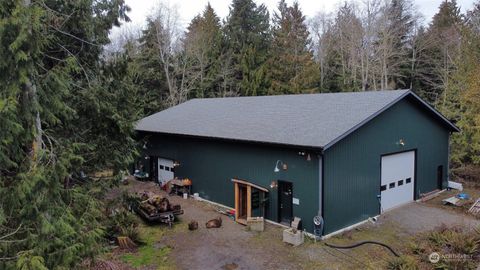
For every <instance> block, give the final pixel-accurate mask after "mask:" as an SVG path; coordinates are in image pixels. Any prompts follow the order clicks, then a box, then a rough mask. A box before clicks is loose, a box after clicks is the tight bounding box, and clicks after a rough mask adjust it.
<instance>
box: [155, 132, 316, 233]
mask: <svg viewBox="0 0 480 270" xmlns="http://www.w3.org/2000/svg"><path fill="white" fill-rule="evenodd" d="M298 152H299V150H298V149H289V148H280V147H274V146H266V145H259V144H248V143H241V142H234V141H222V140H209V139H199V138H192V137H180V136H167V135H160V134H154V135H152V136H151V138H150V139H149V143H148V149H147V150H146V154H148V155H151V156H159V157H164V158H169V159H173V160H177V161H179V162H180V166H179V167H177V168H176V169H175V176H178V177H188V178H190V179H192V181H193V187H192V188H193V192H198V193H199V194H200V196H201V197H202V198H205V199H208V200H210V201H214V202H217V203H220V204H223V205H226V206H229V207H234V196H235V194H234V185H233V183H232V181H231V179H232V178H236V179H241V180H246V181H249V182H251V183H254V184H257V185H260V186H263V187H265V188H267V189H269V190H270V192H269V205H268V208H267V211H266V217H267V218H268V219H270V220H274V221H277V218H278V208H277V196H278V194H277V189H276V188H274V189H272V188H270V183H271V181H272V180H285V181H289V182H292V183H293V197H295V198H299V199H300V205H293V214H294V216H298V217H300V218H302V220H303V226H304V228H306V229H307V230H308V231H309V232H312V231H313V225H312V220H313V217H314V216H315V215H317V213H318V210H319V209H318V201H319V193H318V190H319V184H318V179H319V170H318V157H317V155H316V154H313V153H311V161H307V160H306V157H305V156H300V155H298ZM277 160H282V161H283V162H285V163H287V165H288V169H287V170H286V171H284V170H280V172H278V173H275V172H274V171H273V169H274V167H275V164H276V161H277Z"/></svg>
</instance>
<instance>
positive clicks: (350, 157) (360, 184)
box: [323, 98, 449, 234]
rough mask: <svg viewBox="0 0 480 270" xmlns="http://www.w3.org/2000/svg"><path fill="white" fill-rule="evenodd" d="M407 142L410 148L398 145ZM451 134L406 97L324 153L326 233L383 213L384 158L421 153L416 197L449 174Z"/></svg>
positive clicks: (418, 158)
mask: <svg viewBox="0 0 480 270" xmlns="http://www.w3.org/2000/svg"><path fill="white" fill-rule="evenodd" d="M400 139H403V140H404V141H405V145H404V146H401V145H400V144H398V141H399V140H400ZM448 139H449V131H448V130H447V128H445V126H444V125H442V124H441V123H440V122H439V121H437V120H434V118H432V116H431V114H430V113H428V112H427V111H426V110H425V109H424V108H422V107H420V106H419V105H418V104H417V103H416V102H414V101H412V100H410V99H408V98H407V99H403V100H401V101H399V102H398V103H397V104H395V105H393V106H392V107H391V108H389V109H388V110H386V111H385V112H383V113H382V114H380V115H379V116H377V117H376V118H374V119H372V120H371V121H370V122H368V123H367V124H365V125H364V126H362V127H361V128H359V129H358V130H357V131H355V132H353V133H352V134H350V135H348V136H347V137H345V138H344V139H343V140H341V141H339V142H338V143H337V144H335V145H334V146H332V147H331V148H329V149H327V150H325V153H324V163H323V165H324V167H323V168H324V175H323V176H324V178H323V181H324V183H323V190H324V192H323V196H324V197H323V217H324V220H325V234H328V233H331V232H334V231H336V230H339V229H342V228H344V227H347V226H349V225H352V224H355V223H358V222H360V221H363V220H365V219H367V218H368V217H372V216H376V215H378V214H379V211H380V205H379V201H378V198H377V195H379V194H380V162H381V155H384V154H388V153H395V152H401V151H407V150H416V180H415V181H416V189H415V198H418V197H419V195H420V194H421V193H426V192H429V191H432V190H434V189H436V188H437V166H440V165H443V168H444V172H443V177H444V179H443V186H444V187H445V186H446V181H447V175H448Z"/></svg>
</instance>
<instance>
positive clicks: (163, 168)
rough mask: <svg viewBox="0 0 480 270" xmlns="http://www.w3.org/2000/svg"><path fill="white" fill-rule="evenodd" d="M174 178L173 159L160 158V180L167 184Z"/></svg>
mask: <svg viewBox="0 0 480 270" xmlns="http://www.w3.org/2000/svg"><path fill="white" fill-rule="evenodd" d="M172 179H173V160H169V159H164V158H158V182H159V183H160V184H162V185H163V184H165V183H166V182H167V181H169V180H172Z"/></svg>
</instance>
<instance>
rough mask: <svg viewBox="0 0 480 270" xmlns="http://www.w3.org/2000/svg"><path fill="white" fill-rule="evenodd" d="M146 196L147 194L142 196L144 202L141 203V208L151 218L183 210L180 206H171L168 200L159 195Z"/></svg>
mask: <svg viewBox="0 0 480 270" xmlns="http://www.w3.org/2000/svg"><path fill="white" fill-rule="evenodd" d="M145 195H146V194H145V193H144V194H143V195H142V199H144V200H143V201H141V202H140V208H141V209H142V210H143V211H145V212H146V213H147V214H148V215H149V216H153V215H156V214H159V213H164V212H169V211H174V210H178V209H180V208H181V207H180V205H174V204H170V201H169V200H168V199H167V198H163V197H161V196H159V195H152V196H150V197H148V196H145Z"/></svg>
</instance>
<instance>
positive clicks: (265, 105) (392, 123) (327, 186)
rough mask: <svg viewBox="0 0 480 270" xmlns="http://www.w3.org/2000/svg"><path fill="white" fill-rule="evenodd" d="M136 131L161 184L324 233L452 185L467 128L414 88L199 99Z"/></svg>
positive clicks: (243, 213) (241, 214)
mask: <svg viewBox="0 0 480 270" xmlns="http://www.w3.org/2000/svg"><path fill="white" fill-rule="evenodd" d="M136 129H137V131H138V132H139V134H140V135H141V138H142V140H143V141H144V144H145V145H144V153H143V156H142V162H143V163H144V167H143V168H144V169H145V170H146V171H147V172H149V173H150V174H151V176H152V177H153V178H154V179H155V180H156V181H160V182H165V181H166V180H170V179H172V178H174V177H178V178H189V179H191V180H192V182H193V185H192V189H193V190H192V192H193V193H198V194H199V196H200V197H201V198H203V199H206V200H209V201H211V202H215V203H218V204H222V205H225V206H228V207H231V208H234V209H235V210H236V218H237V221H238V222H240V223H245V221H246V219H247V218H248V217H256V216H263V217H265V218H266V219H269V220H271V221H274V222H279V223H284V224H290V222H291V220H292V219H293V217H299V218H301V219H302V225H303V228H304V229H306V230H307V231H308V232H311V233H313V232H314V228H315V226H314V223H313V219H314V217H315V216H320V217H322V218H323V220H324V229H323V232H322V233H323V234H324V235H326V234H329V233H333V232H336V231H339V230H341V229H343V228H346V227H348V226H351V225H354V224H357V223H359V222H362V221H364V220H366V219H368V218H369V217H374V216H377V215H379V214H381V213H382V212H384V211H388V210H390V209H393V208H395V207H398V206H401V205H404V204H407V203H409V202H411V201H413V200H416V199H419V198H420V197H421V196H423V195H424V194H427V193H429V192H432V191H435V190H440V189H443V188H445V187H446V186H447V181H448V165H449V163H448V162H449V136H450V134H451V132H456V131H459V130H458V128H457V127H456V126H455V125H454V124H452V123H451V122H449V121H448V120H447V119H446V118H445V117H444V116H442V115H441V114H440V113H439V112H437V111H436V110H435V109H433V108H432V107H431V106H429V105H428V104H427V103H425V102H424V101H422V100H421V99H420V98H419V97H418V96H416V95H415V94H414V93H413V92H411V91H409V90H396V91H372V92H356V93H329V94H308V95H284V96H264V97H233V98H212V99H194V100H190V101H188V102H185V103H183V104H180V105H178V106H175V107H172V108H169V109H167V110H164V111H161V112H159V113H156V114H153V115H151V116H148V117H146V118H144V119H142V120H140V121H139V123H138V124H137V127H136ZM407 207H408V206H407Z"/></svg>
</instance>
